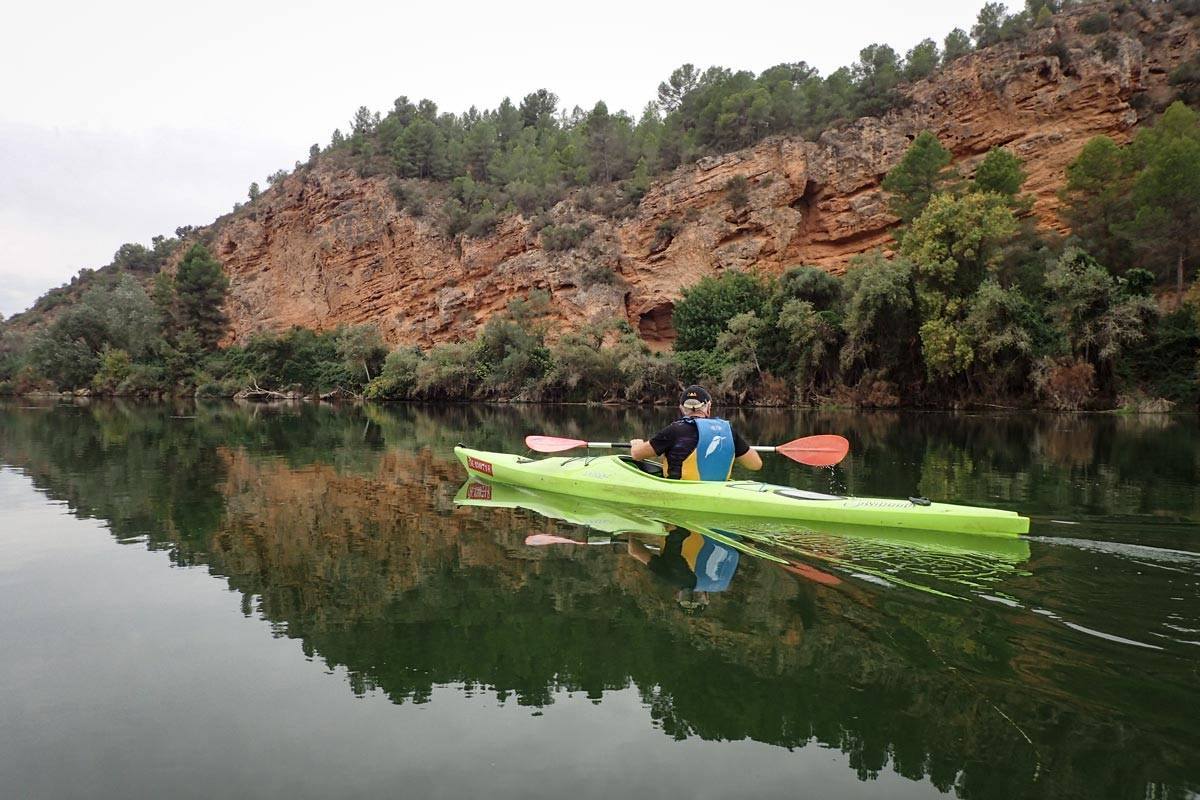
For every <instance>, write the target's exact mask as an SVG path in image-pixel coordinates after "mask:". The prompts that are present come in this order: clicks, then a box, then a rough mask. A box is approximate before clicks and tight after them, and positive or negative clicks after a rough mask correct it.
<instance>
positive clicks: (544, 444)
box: [525, 436, 587, 453]
mask: <svg viewBox="0 0 1200 800" xmlns="http://www.w3.org/2000/svg"><path fill="white" fill-rule="evenodd" d="M525 446H526V447H528V448H529V449H530V450H533V451H534V452H536V453H561V452H563V451H564V450H574V449H575V448H576V447H587V442H585V441H584V440H583V439H563V438H561V437H558V436H526V437H525Z"/></svg>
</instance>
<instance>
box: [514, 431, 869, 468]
mask: <svg viewBox="0 0 1200 800" xmlns="http://www.w3.org/2000/svg"><path fill="white" fill-rule="evenodd" d="M525 446H526V447H528V448H529V449H530V450H533V451H535V452H538V453H562V452H565V451H567V450H574V449H576V448H578V447H589V448H593V449H596V450H628V449H629V447H630V443H629V442H588V441H585V440H583V439H566V438H563V437H560V436H526V437H525ZM751 449H752V450H757V451H758V452H760V453H779V454H780V455H784V456H787V457H788V458H790V459H792V460H793V461H799V462H800V463H801V464H807V465H809V466H810V467H829V466H832V465H834V464H836V463H838V462H839V461H841V460H842V459H843V458H845V457H846V454H847V453H849V452H850V443H849V442H848V441H846V439H845V438H844V437H841V436H834V435H832V434H822V435H820V436H805V437H804V438H802V439H793V440H792V441H790V442H788V443H786V444H781V445H778V446H776V447H772V446H770V445H754V446H753V447H752V448H751Z"/></svg>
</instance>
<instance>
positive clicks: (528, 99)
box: [520, 89, 558, 128]
mask: <svg viewBox="0 0 1200 800" xmlns="http://www.w3.org/2000/svg"><path fill="white" fill-rule="evenodd" d="M557 109H558V95H556V94H554V93H553V92H550V91H547V90H546V89H538V90H537V91H536V92H531V93H529V94H527V95H525V97H524V99H523V100H521V108H520V112H521V124H522V125H524V126H525V127H526V128H550V127H553V125H554V112H555V111H556V110H557Z"/></svg>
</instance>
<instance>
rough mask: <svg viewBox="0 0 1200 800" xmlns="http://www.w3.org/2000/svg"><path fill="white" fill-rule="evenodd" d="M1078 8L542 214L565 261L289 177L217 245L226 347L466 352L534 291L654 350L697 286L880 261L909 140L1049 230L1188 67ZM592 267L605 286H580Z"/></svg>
mask: <svg viewBox="0 0 1200 800" xmlns="http://www.w3.org/2000/svg"><path fill="white" fill-rule="evenodd" d="M1095 11H1096V7H1085V8H1083V9H1080V10H1079V11H1077V12H1075V13H1074V14H1073V15H1063V16H1060V17H1057V18H1056V21H1055V26H1053V27H1047V28H1043V29H1038V30H1035V31H1034V32H1033V33H1031V34H1030V35H1029V36H1027V37H1025V38H1024V39H1022V40H1020V41H1016V42H1009V43H1005V44H1001V45H997V46H995V47H992V48H989V49H987V50H984V51H980V52H978V53H975V54H973V55H970V56H967V57H964V58H960V59H958V60H957V61H955V62H954V63H953V64H951V65H950V66H949V67H947V68H945V69H943V70H941V71H940V72H939V73H938V74H936V75H934V76H933V77H932V78H931V79H929V80H925V81H921V82H919V83H917V84H915V85H913V86H911V87H908V88H907V89H906V90H905V94H906V97H907V101H908V102H907V104H906V105H905V106H904V107H903V108H901V109H899V110H896V111H893V112H889V113H888V114H887V115H885V116H884V117H882V118H870V117H869V118H863V119H860V120H857V121H855V122H853V123H850V124H847V125H845V126H842V127H840V128H837V129H835V130H831V131H828V132H826V133H825V134H823V135H822V136H821V137H820V139H819V140H818V141H816V142H809V141H803V140H800V139H794V138H781V137H775V138H771V139H767V140H764V141H763V142H761V143H759V144H758V145H756V146H755V147H752V148H749V149H746V150H742V151H740V152H736V153H731V154H727V155H723V156H718V157H712V158H706V159H702V160H701V161H700V162H698V163H696V164H693V165H689V166H685V167H680V168H679V169H677V170H675V171H674V172H673V173H671V174H669V175H667V176H664V177H663V178H662V179H661V180H660V181H659V182H657V183H656V184H655V185H654V186H653V187H652V188H651V189H650V191H649V193H648V194H647V195H646V196H645V198H644V199H643V200H642V203H641V205H640V206H639V208H638V210H637V213H636V215H635V216H634V217H633V218H631V219H627V220H621V221H615V220H611V219H607V218H603V217H599V216H596V215H588V214H585V213H582V212H579V211H578V210H575V209H572V207H571V201H570V199H568V200H567V201H564V202H563V203H561V204H560V205H559V206H558V207H557V208H555V209H554V210H553V211H552V212H551V215H552V216H553V217H555V218H562V217H563V216H564V215H566V214H567V213H568V212H570V213H573V214H574V215H575V217H576V218H577V219H578V218H580V217H584V218H589V221H590V222H591V223H592V224H593V225H594V226H595V232H594V233H592V234H591V236H589V237H588V238H587V239H586V240H585V241H584V242H583V243H582V244H581V245H580V246H579V247H577V248H575V249H574V250H571V251H567V252H554V251H549V250H545V249H543V248H542V247H541V246H540V243H539V238H538V236H537V235H536V234H535V233H534V232H533V230H532V229H531V227H530V223H529V220H527V219H524V218H522V217H520V216H512V217H508V218H506V219H504V220H503V221H502V222H501V224H500V225H499V226H498V227H497V229H496V231H495V232H494V233H493V234H492V235H490V236H488V237H485V238H469V237H468V238H463V239H461V240H460V241H457V242H456V241H452V240H450V239H448V238H446V237H445V236H444V235H442V233H441V232H440V228H439V225H438V223H437V220H436V217H437V215H436V208H431V213H430V214H429V215H427V216H424V217H420V218H414V217H411V216H408V215H405V214H403V213H401V211H400V210H398V209H397V207H396V203H395V201H394V200H393V199H392V197H391V194H390V192H389V190H388V184H387V179H386V178H370V179H360V178H357V177H356V176H354V175H352V174H350V173H344V172H342V173H338V172H333V171H329V170H323V169H321V168H320V167H318V168H317V169H315V170H304V171H301V172H299V173H298V174H296V175H293V176H291V177H289V178H288V179H286V180H285V181H283V182H282V183H281V184H278V185H276V186H275V187H274V188H272V189H271V190H270V191H268V192H267V193H266V194H264V196H263V197H262V198H260V200H259V201H258V202H256V203H255V204H254V205H253V206H251V207H249V208H248V209H245V210H243V211H242V212H240V213H239V214H236V215H234V217H233V218H232V219H231V220H230V221H228V222H225V223H223V224H221V225H219V226H218V228H217V230H216V254H217V256H218V257H219V258H220V259H221V260H222V262H223V263H224V265H225V269H226V271H227V272H228V274H229V275H230V278H231V283H232V287H231V296H230V302H229V311H230V316H231V318H232V329H231V338H232V339H233V340H235V341H237V340H243V339H245V338H246V337H247V336H248V335H250V334H252V333H254V332H256V331H260V330H281V329H284V328H287V327H289V326H291V325H303V326H306V327H311V328H316V329H328V328H332V327H336V326H337V325H341V324H360V323H372V324H375V325H377V326H378V327H379V329H380V331H381V332H382V334H383V335H384V337H385V338H386V339H387V340H388V341H389V342H392V343H396V344H417V345H422V346H426V345H429V344H431V343H433V342H438V341H446V340H454V339H463V338H469V337H471V336H473V335H474V333H475V331H476V329H477V328H478V326H479V325H480V324H481V323H482V322H484V321H485V320H486V319H487V318H488V317H489V316H490V315H492V314H494V313H496V312H497V311H499V310H501V309H503V308H504V306H505V304H506V303H507V302H508V301H509V300H511V299H513V298H515V297H521V296H524V295H525V294H527V293H528V292H529V291H531V290H533V289H543V290H546V291H548V292H549V293H550V296H551V300H552V307H553V313H554V314H555V315H556V316H557V318H558V321H559V327H560V329H567V328H573V327H578V326H579V325H581V324H583V323H584V322H586V321H589V320H599V319H603V318H608V317H617V318H623V319H627V320H628V321H629V322H630V323H631V324H632V325H634V327H635V328H637V329H638V330H639V331H640V332H641V334H642V336H643V337H644V338H645V339H646V340H647V341H648V342H650V343H651V344H652V345H657V346H666V345H668V344H669V343H670V341H671V340H672V338H673V336H674V332H673V330H672V328H671V311H672V308H673V304H674V302H675V301H676V300H677V299H678V298H679V296H680V290H681V289H682V288H683V287H686V286H688V285H690V284H692V283H694V282H695V281H697V280H698V279H700V278H701V277H702V276H705V275H714V274H718V273H720V272H722V271H724V270H727V269H742V270H755V271H759V272H762V273H767V274H774V273H778V272H780V271H782V270H784V269H786V268H788V267H791V266H795V265H801V264H805V265H815V266H820V267H823V268H826V269H829V270H831V271H835V272H836V271H840V270H842V269H844V268H845V265H846V264H847V262H848V261H849V260H850V259H851V258H852V257H853V256H855V255H857V254H859V253H862V252H865V251H867V250H870V249H872V248H877V247H878V248H884V249H885V250H886V249H887V248H888V247H889V245H890V244H891V242H892V238H891V231H892V228H893V226H894V224H895V218H894V217H892V216H891V215H890V214H889V213H888V210H887V200H886V197H885V196H884V193H883V192H882V189H881V188H880V182H881V181H882V179H883V176H884V175H885V174H886V173H887V172H888V170H890V169H891V168H892V167H893V166H895V165H896V163H897V162H898V161H899V159H900V158H901V156H902V155H903V153H904V151H905V149H906V148H907V146H908V144H909V142H910V141H911V140H912V139H913V138H914V137H915V136H916V135H917V134H918V133H920V132H921V131H922V130H931V131H933V132H934V133H935V134H937V136H938V138H939V139H940V140H941V142H942V143H943V144H944V145H945V146H946V147H948V148H950V149H951V151H952V152H953V153H954V157H955V163H956V166H957V167H958V169H959V170H960V171H961V172H963V173H964V174H968V175H969V174H970V173H971V171H972V170H973V168H974V166H975V164H977V163H978V161H979V160H980V159H981V158H982V156H983V154H985V153H986V152H987V151H988V149H990V148H991V147H993V146H997V145H1002V146H1005V147H1008V148H1010V149H1011V150H1012V151H1013V152H1014V153H1015V154H1017V155H1018V156H1019V157H1020V158H1021V159H1022V160H1023V161H1024V164H1025V169H1026V170H1027V172H1028V173H1029V178H1028V180H1027V182H1026V184H1025V187H1024V188H1025V191H1026V192H1028V193H1029V194H1031V195H1032V196H1033V198H1034V205H1033V214H1034V215H1035V217H1036V219H1037V223H1038V224H1039V225H1040V226H1041V227H1043V228H1045V229H1053V230H1058V231H1063V230H1064V227H1063V225H1062V223H1061V221H1060V220H1059V219H1058V217H1057V215H1056V211H1057V207H1058V200H1057V198H1056V192H1057V191H1058V189H1059V188H1060V187H1061V185H1062V183H1063V180H1064V170H1065V168H1066V166H1067V164H1068V163H1069V162H1070V161H1071V160H1072V159H1073V158H1074V157H1075V156H1076V155H1077V154H1078V152H1079V151H1080V149H1081V148H1082V147H1083V145H1084V143H1085V142H1087V140H1088V139H1090V138H1091V137H1093V136H1097V135H1100V134H1104V135H1108V136H1110V137H1112V138H1114V139H1116V140H1117V141H1125V140H1128V139H1129V137H1130V136H1131V134H1132V132H1133V130H1134V128H1135V127H1136V125H1137V124H1138V122H1139V120H1140V119H1142V118H1143V117H1144V116H1145V114H1148V113H1150V111H1151V109H1153V108H1154V106H1155V105H1157V104H1161V103H1162V102H1165V101H1166V100H1167V99H1168V98H1169V96H1170V92H1171V89H1170V87H1169V86H1168V85H1167V75H1168V73H1169V72H1170V71H1171V70H1172V69H1174V68H1175V67H1177V66H1178V65H1179V64H1181V63H1182V62H1183V61H1185V60H1187V59H1188V58H1191V57H1192V56H1194V55H1195V53H1196V52H1197V38H1198V37H1197V33H1196V29H1195V27H1194V26H1193V24H1192V23H1191V21H1190V20H1189V19H1187V18H1184V17H1182V16H1176V17H1174V18H1172V19H1168V18H1167V17H1166V16H1164V12H1163V10H1162V9H1161V8H1160V7H1159V6H1151V7H1150V11H1149V12H1148V13H1149V15H1150V16H1149V18H1141V17H1135V18H1134V23H1133V24H1132V25H1131V24H1129V23H1128V22H1126V23H1125V24H1123V25H1122V26H1120V27H1121V30H1118V28H1117V27H1114V29H1113V31H1111V32H1110V33H1109V34H1107V36H1108V37H1109V38H1110V39H1111V40H1112V41H1113V42H1115V43H1116V53H1115V55H1113V54H1112V52H1111V51H1110V53H1109V56H1110V57H1109V58H1108V59H1105V58H1103V57H1102V56H1101V55H1100V53H1099V52H1098V50H1097V47H1096V42H1097V37H1094V36H1086V35H1083V34H1080V33H1078V32H1077V31H1076V30H1075V28H1076V26H1077V24H1078V22H1079V20H1080V19H1082V18H1083V17H1084V16H1086V15H1087V14H1088V13H1094V12H1095ZM1131 15H1133V12H1132V11H1131V12H1127V13H1126V15H1125V16H1126V17H1130V16H1131ZM1056 41H1058V42H1059V43H1060V44H1059V45H1055V44H1054V43H1055V42H1056ZM1052 45H1054V46H1053V47H1052ZM1142 101H1144V102H1142ZM1138 108H1141V109H1144V111H1142V112H1139V111H1138V110H1137V109H1138ZM737 175H742V176H745V177H746V178H747V179H748V182H749V193H748V195H749V205H748V206H747V207H744V208H739V209H734V208H732V207H731V206H730V203H729V200H728V198H727V196H726V192H725V185H726V183H727V182H728V180H729V179H730V178H732V177H734V176H737ZM667 221H671V222H672V223H674V224H675V225H676V226H677V228H678V232H677V233H676V235H675V236H674V237H673V238H670V239H667V238H664V237H660V236H658V235H657V233H658V230H659V228H660V226H662V225H663V223H665V222H667ZM604 270H611V271H612V272H613V273H615V276H616V279H614V280H609V281H604V280H600V281H597V280H596V278H595V275H596V274H597V272H598V271H599V272H600V274H604V273H603V271H604Z"/></svg>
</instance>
